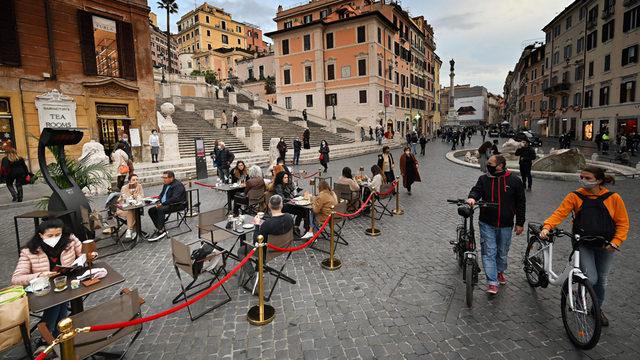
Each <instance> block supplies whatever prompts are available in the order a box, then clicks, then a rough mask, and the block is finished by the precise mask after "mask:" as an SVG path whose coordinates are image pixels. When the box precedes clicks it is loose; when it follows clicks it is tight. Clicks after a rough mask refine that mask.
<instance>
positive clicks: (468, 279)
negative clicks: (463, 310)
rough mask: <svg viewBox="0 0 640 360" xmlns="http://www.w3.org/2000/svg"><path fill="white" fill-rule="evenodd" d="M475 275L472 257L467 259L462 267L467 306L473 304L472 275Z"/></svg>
mask: <svg viewBox="0 0 640 360" xmlns="http://www.w3.org/2000/svg"><path fill="white" fill-rule="evenodd" d="M474 275H475V264H474V263H473V260H472V259H467V261H465V267H464V279H465V281H464V282H465V284H466V290H467V291H466V298H467V307H471V306H473V287H474V281H473V277H474Z"/></svg>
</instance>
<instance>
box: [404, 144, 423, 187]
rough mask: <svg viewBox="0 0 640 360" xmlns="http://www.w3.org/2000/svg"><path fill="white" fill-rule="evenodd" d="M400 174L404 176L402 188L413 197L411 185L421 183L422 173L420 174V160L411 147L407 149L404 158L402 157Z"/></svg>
mask: <svg viewBox="0 0 640 360" xmlns="http://www.w3.org/2000/svg"><path fill="white" fill-rule="evenodd" d="M400 174H401V175H402V186H404V187H405V188H406V189H407V193H408V194H409V195H411V185H413V183H414V182H419V181H420V173H419V172H418V159H416V156H415V155H414V154H413V153H412V152H411V149H410V148H409V147H405V148H404V152H403V153H402V156H400Z"/></svg>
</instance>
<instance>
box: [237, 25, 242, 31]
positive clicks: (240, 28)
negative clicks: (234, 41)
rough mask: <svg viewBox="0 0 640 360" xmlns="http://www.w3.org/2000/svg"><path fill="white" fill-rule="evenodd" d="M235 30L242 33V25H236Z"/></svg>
mask: <svg viewBox="0 0 640 360" xmlns="http://www.w3.org/2000/svg"><path fill="white" fill-rule="evenodd" d="M236 32H237V33H242V27H240V26H237V25H236Z"/></svg>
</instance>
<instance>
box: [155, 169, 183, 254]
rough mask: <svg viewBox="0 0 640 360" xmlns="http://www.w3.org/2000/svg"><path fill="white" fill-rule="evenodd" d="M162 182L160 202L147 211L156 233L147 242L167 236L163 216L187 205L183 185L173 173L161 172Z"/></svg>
mask: <svg viewBox="0 0 640 360" xmlns="http://www.w3.org/2000/svg"><path fill="white" fill-rule="evenodd" d="M162 182H163V183H164V185H163V186H162V191H161V192H160V196H159V198H160V201H159V202H158V203H157V204H156V206H154V207H152V208H150V209H149V217H150V218H151V220H152V221H153V225H154V226H155V227H156V231H155V232H154V233H153V234H152V235H151V236H150V237H149V239H148V241H149V242H155V241H158V240H160V239H162V238H163V237H165V236H167V231H166V230H165V229H164V222H165V215H166V214H171V213H173V212H176V211H179V210H182V209H184V207H185V206H186V204H187V193H186V192H185V190H184V185H182V183H181V182H180V181H178V180H176V175H175V174H174V173H173V171H169V170H167V171H165V172H163V173H162Z"/></svg>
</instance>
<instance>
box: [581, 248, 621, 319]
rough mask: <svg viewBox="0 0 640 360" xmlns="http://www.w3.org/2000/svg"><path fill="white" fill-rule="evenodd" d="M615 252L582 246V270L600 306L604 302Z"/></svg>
mask: <svg viewBox="0 0 640 360" xmlns="http://www.w3.org/2000/svg"><path fill="white" fill-rule="evenodd" d="M613 255H614V254H613V253H610V252H607V251H606V250H604V249H599V248H594V247H589V246H581V247H580V270H582V272H583V273H584V274H585V275H586V276H587V277H588V278H589V281H590V282H591V285H593V290H595V292H596V297H597V298H598V302H599V303H600V306H602V304H604V294H605V290H606V287H607V280H608V277H609V270H610V269H611V265H613Z"/></svg>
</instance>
